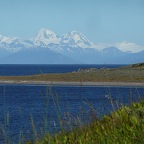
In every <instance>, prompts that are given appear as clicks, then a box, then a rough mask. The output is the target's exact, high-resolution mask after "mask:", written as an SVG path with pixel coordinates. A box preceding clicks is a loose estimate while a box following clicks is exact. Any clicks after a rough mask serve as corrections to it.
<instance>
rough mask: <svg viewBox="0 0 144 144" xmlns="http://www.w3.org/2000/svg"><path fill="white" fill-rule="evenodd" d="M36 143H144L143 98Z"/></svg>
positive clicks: (47, 136)
mask: <svg viewBox="0 0 144 144" xmlns="http://www.w3.org/2000/svg"><path fill="white" fill-rule="evenodd" d="M29 143H30V142H29ZM31 143H32V142H31ZM36 143H37V144H97V143H98V144H142V143H144V100H142V101H141V102H139V103H133V104H132V105H131V106H130V107H127V106H123V107H122V108H120V109H119V110H118V111H116V112H112V113H111V115H110V116H104V117H103V118H102V119H101V120H95V121H94V122H93V123H91V124H90V125H88V126H85V127H80V128H76V129H74V130H73V131H71V132H67V131H65V132H61V133H59V134H55V135H54V136H51V135H49V134H48V135H46V136H45V137H44V138H43V139H42V140H37V142H36ZM27 144H28V143H27Z"/></svg>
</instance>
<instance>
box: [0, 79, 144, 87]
mask: <svg viewBox="0 0 144 144" xmlns="http://www.w3.org/2000/svg"><path fill="white" fill-rule="evenodd" d="M0 84H26V85H33V84H34V85H61V86H144V83H138V82H65V81H14V80H7V81H6V80H5V81H2V80H1V81H0Z"/></svg>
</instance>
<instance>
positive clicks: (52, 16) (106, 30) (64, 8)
mask: <svg viewBox="0 0 144 144" xmlns="http://www.w3.org/2000/svg"><path fill="white" fill-rule="evenodd" d="M40 28H48V29H50V30H53V31H54V32H55V33H57V34H59V35H62V34H64V33H67V32H70V31H72V30H78V31H80V32H81V33H83V34H84V35H86V36H87V37H88V39H90V40H91V41H93V42H95V43H100V42H104V43H113V42H122V41H129V42H134V43H137V44H140V45H144V0H0V34H1V35H5V36H11V37H20V38H23V39H27V38H30V37H31V36H32V35H34V34H36V32H37V31H38V30H39V29H40Z"/></svg>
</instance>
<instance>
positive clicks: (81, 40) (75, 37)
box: [62, 30, 93, 48]
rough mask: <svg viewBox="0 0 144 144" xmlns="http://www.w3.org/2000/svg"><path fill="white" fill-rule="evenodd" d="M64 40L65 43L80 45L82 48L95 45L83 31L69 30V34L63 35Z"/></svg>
mask: <svg viewBox="0 0 144 144" xmlns="http://www.w3.org/2000/svg"><path fill="white" fill-rule="evenodd" d="M62 40H63V43H64V44H69V45H73V46H78V47H81V48H89V47H91V46H93V44H92V42H90V41H89V40H88V39H87V38H86V36H84V35H83V34H82V33H80V32H78V31H76V30H73V31H72V32H69V33H67V34H64V35H63V36H62Z"/></svg>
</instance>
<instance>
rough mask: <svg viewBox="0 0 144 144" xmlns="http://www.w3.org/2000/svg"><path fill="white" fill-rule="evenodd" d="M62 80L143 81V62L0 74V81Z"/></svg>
mask: <svg viewBox="0 0 144 144" xmlns="http://www.w3.org/2000/svg"><path fill="white" fill-rule="evenodd" d="M6 80H14V81H16V82H20V81H30V82H32V81H62V82H63V81H64V82H144V63H139V64H134V65H129V66H125V67H120V68H101V69H96V68H92V69H79V70H78V71H76V72H71V73H61V74H54V73H52V74H38V75H30V76H0V81H6Z"/></svg>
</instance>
